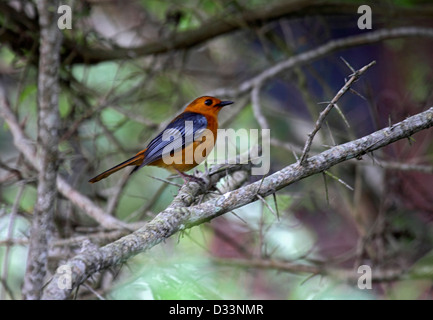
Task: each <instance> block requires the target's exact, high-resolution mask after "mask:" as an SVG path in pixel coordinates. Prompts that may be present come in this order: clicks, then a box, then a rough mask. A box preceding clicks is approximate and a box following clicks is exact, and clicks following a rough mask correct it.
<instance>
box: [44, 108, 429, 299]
mask: <svg viewBox="0 0 433 320" xmlns="http://www.w3.org/2000/svg"><path fill="white" fill-rule="evenodd" d="M431 126H433V107H432V108H430V109H428V110H427V111H425V112H422V113H419V114H417V115H414V116H412V117H409V118H407V119H406V120H404V121H401V122H399V123H397V124H394V125H392V126H389V127H387V128H384V129H382V130H379V131H376V132H374V133H372V134H370V135H367V136H365V137H363V138H360V139H357V140H355V141H351V142H348V143H345V144H342V145H338V146H335V147H333V148H331V149H329V150H326V151H324V152H322V153H320V154H318V155H316V156H313V157H311V158H309V159H308V161H306V163H305V165H304V166H300V165H299V163H295V164H292V165H290V166H288V167H286V168H283V169H282V170H280V171H277V172H275V173H274V174H272V175H270V176H268V177H266V178H265V179H263V180H261V181H257V182H255V183H252V184H249V185H247V186H244V187H241V188H238V189H236V190H234V191H231V192H227V193H225V194H223V195H221V196H218V197H216V198H213V199H210V200H208V201H206V202H204V203H201V204H198V205H194V206H191V207H188V208H187V207H185V206H182V205H181V203H182V202H184V199H190V198H191V197H192V198H194V196H195V194H196V192H194V190H191V189H186V188H199V186H197V183H190V184H188V185H186V186H184V187H183V188H182V189H181V190H180V192H179V194H178V196H177V197H176V199H175V201H174V202H173V204H172V205H171V206H170V207H168V208H167V209H166V210H164V211H162V212H161V213H159V214H158V215H157V216H156V217H155V218H154V219H153V220H152V221H151V222H149V223H148V224H146V225H145V226H144V227H142V228H140V229H139V230H137V231H136V232H134V233H132V234H130V235H127V236H125V237H123V238H121V239H119V240H117V241H115V242H113V243H110V244H108V245H106V246H104V247H102V248H99V249H96V250H91V251H87V252H83V253H82V254H80V255H78V256H76V257H75V258H73V259H71V260H69V262H67V265H68V266H69V267H70V268H71V270H72V287H71V288H70V289H65V290H64V289H60V288H59V287H58V285H57V283H58V281H59V277H60V276H61V275H59V274H56V275H54V277H53V279H52V280H51V282H50V283H49V284H48V286H47V287H46V289H45V290H44V294H43V299H66V298H67V297H68V296H69V295H70V294H71V292H72V290H73V289H74V288H76V287H78V286H79V285H80V284H81V283H83V282H84V281H85V280H86V279H87V278H88V277H90V276H91V275H92V274H93V273H95V272H98V271H101V270H104V269H106V268H109V267H112V266H114V265H117V264H119V263H122V262H124V261H126V260H127V259H129V258H130V257H131V256H133V255H136V254H138V253H140V252H143V251H146V250H148V249H150V248H152V247H153V246H155V245H156V244H158V243H160V242H161V241H164V240H165V239H167V238H168V237H170V236H171V235H173V234H174V233H176V232H177V231H181V230H185V229H187V228H191V227H193V226H196V225H200V224H202V223H204V222H207V221H210V220H211V219H213V218H215V217H218V216H220V215H222V214H224V213H226V212H229V211H231V210H234V209H236V208H239V207H242V206H244V205H246V204H248V203H251V202H254V201H256V200H257V199H258V197H257V195H260V196H262V197H266V196H267V195H270V194H272V193H275V191H277V190H280V189H282V188H284V187H286V186H288V185H290V184H292V183H295V182H297V181H299V180H301V179H304V178H306V177H308V176H311V175H314V174H317V173H320V172H322V171H324V170H327V169H329V168H330V167H332V166H334V165H336V164H338V163H340V162H343V161H347V160H349V159H353V158H358V157H360V156H362V155H364V154H366V153H368V152H371V151H373V150H376V149H379V148H382V147H384V146H386V145H388V144H390V143H392V142H394V141H397V140H400V139H404V138H406V137H409V136H411V135H413V134H414V133H416V132H418V131H421V130H423V129H426V128H429V127H431ZM196 191H197V190H196ZM174 204H177V205H174Z"/></svg>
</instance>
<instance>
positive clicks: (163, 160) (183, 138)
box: [89, 96, 234, 183]
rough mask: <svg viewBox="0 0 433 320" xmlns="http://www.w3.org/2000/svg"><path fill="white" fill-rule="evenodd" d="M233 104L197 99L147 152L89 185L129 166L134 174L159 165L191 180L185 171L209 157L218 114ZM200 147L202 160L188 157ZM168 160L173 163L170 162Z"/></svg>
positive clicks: (100, 175)
mask: <svg viewBox="0 0 433 320" xmlns="http://www.w3.org/2000/svg"><path fill="white" fill-rule="evenodd" d="M233 103H234V102H233V101H223V100H220V99H218V98H215V97H211V96H203V97H199V98H197V99H195V100H194V101H192V102H191V103H189V104H188V105H187V106H186V108H185V110H184V111H183V112H182V113H181V114H179V115H178V116H177V117H175V118H174V119H173V120H172V121H171V122H170V123H169V124H168V125H167V127H166V128H165V129H164V130H163V131H162V132H160V133H159V134H158V135H157V136H156V137H155V138H153V139H152V140H151V141H150V142H149V144H148V145H147V147H146V148H145V149H143V150H141V151H139V152H138V153H137V154H136V155H135V156H133V157H132V158H130V159H128V160H125V161H123V162H122V163H120V164H118V165H116V166H114V167H112V168H110V169H108V170H106V171H104V172H102V173H100V174H98V175H97V176H96V177H93V178H92V179H90V180H89V182H90V183H95V182H98V181H100V180H102V179H105V178H107V177H108V176H110V175H111V174H113V173H115V172H117V171H119V170H121V169H123V168H126V167H128V166H134V169H133V170H132V171H131V173H130V174H132V173H133V172H135V171H137V170H138V169H140V168H142V167H144V166H157V167H162V168H165V169H168V170H169V171H170V172H172V173H178V174H179V175H180V176H181V177H182V178H183V180H184V181H185V182H188V181H190V180H191V179H193V178H194V176H191V175H188V174H186V173H184V172H186V171H189V170H191V169H192V168H194V167H196V166H197V165H199V164H200V163H201V162H202V161H203V160H204V159H205V158H206V157H207V156H208V155H209V153H210V151H211V150H212V149H213V147H214V146H215V142H216V138H217V130H218V114H219V112H220V110H221V109H222V108H223V107H225V106H228V105H231V104H233ZM205 129H207V130H205ZM167 137H169V138H170V139H167ZM197 148H199V150H198V151H202V152H201V153H202V154H201V155H200V156H198V157H196V156H193V158H192V159H191V158H188V157H189V156H190V155H195V153H196V150H197ZM203 152H204V154H203ZM198 153H200V152H198ZM168 158H170V161H171V163H170V161H167V159H168Z"/></svg>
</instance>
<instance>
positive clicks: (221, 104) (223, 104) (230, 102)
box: [218, 101, 233, 107]
mask: <svg viewBox="0 0 433 320" xmlns="http://www.w3.org/2000/svg"><path fill="white" fill-rule="evenodd" d="M232 103H233V101H221V102H220V103H218V106H219V107H225V106H228V105H229V104H232Z"/></svg>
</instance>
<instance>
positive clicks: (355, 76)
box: [299, 61, 376, 166]
mask: <svg viewBox="0 0 433 320" xmlns="http://www.w3.org/2000/svg"><path fill="white" fill-rule="evenodd" d="M375 63H376V61H372V62H370V63H369V64H368V65H366V66H364V67H362V68H361V69H359V70H357V71H355V72H354V73H353V74H352V75H351V76H350V78H349V80H348V81H347V82H346V83H345V84H344V86H343V87H342V88H341V89H340V90H339V91H338V92H337V94H336V95H335V97H334V98H333V99H332V100H331V102H330V103H329V104H328V106H327V107H326V108H325V110H323V111H322V112H321V113H320V115H319V118H318V119H317V121H316V124H315V126H314V129H313V131H311V133H309V134H308V139H307V141H306V142H305V146H304V149H303V151H302V156H301V159H300V160H299V164H300V165H301V166H302V165H304V164H305V160H306V159H307V157H308V152H309V151H310V148H311V144H312V143H313V139H314V136H315V135H316V133H317V132H318V131H319V130H320V128H321V127H322V123H323V121H324V120H325V118H326V116H327V115H328V113H329V112H330V111H331V110H332V108H333V107H334V105H335V104H336V103H337V101H338V100H339V99H340V98H341V97H342V96H343V95H344V94H345V93H346V92H347V90H349V88H350V86H351V85H352V84H353V83H354V82H355V81H357V80H358V79H359V77H360V76H362V74H364V72H366V71H367V70H368V69H369V68H370V67H371V66H373V65H374V64H375Z"/></svg>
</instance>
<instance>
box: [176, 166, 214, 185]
mask: <svg viewBox="0 0 433 320" xmlns="http://www.w3.org/2000/svg"><path fill="white" fill-rule="evenodd" d="M175 170H176V171H177V173H178V174H179V175H180V176H181V177H182V179H183V181H184V182H185V183H188V182H190V181H195V182H197V183H199V184H203V185H205V184H206V183H205V182H204V180H203V179H202V178H199V177H196V176H194V175H190V174H186V173H184V172H182V171H179V170H178V169H175Z"/></svg>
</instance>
